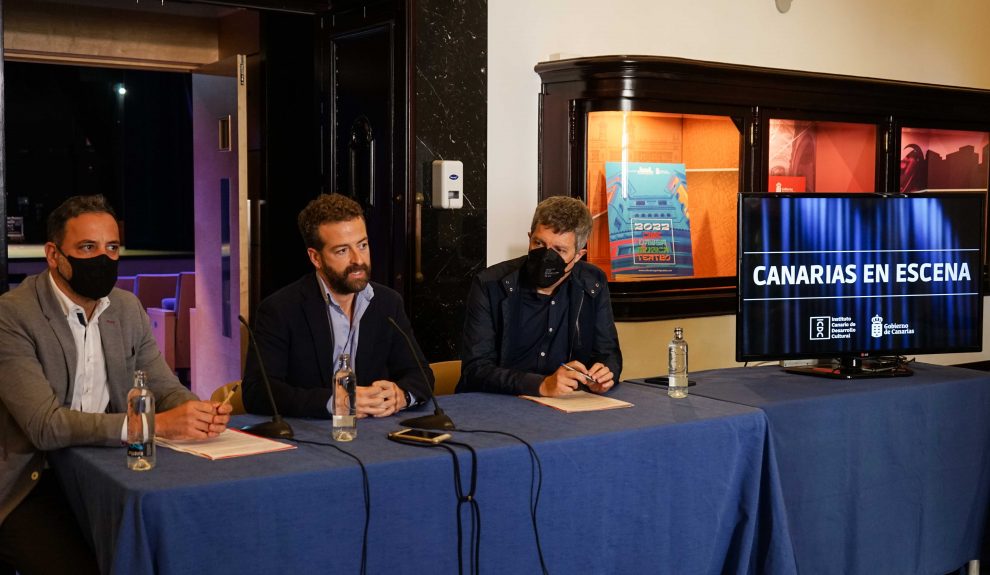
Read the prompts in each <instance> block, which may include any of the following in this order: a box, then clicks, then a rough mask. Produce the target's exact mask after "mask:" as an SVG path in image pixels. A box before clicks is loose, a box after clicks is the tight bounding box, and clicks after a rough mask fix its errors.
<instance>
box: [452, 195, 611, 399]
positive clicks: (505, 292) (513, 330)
mask: <svg viewBox="0 0 990 575" xmlns="http://www.w3.org/2000/svg"><path fill="white" fill-rule="evenodd" d="M591 224H592V222H591V214H589V213H588V208H587V207H586V206H585V205H584V203H583V202H581V201H580V200H577V199H575V198H568V197H562V196H557V197H553V198H549V199H547V200H544V201H543V202H541V203H540V205H539V206H537V207H536V213H535V214H534V215H533V223H532V225H531V227H530V232H529V250H530V251H529V254H528V255H526V256H523V257H521V258H517V259H514V260H509V261H506V262H502V263H500V264H496V265H494V266H492V267H490V268H488V269H486V270H485V271H483V272H481V273H480V274H478V276H477V277H476V278H475V280H474V282H473V283H472V284H471V292H470V293H469V294H468V301H467V314H466V318H465V320H464V339H463V342H462V345H461V361H462V365H461V380H460V382H458V384H457V391H458V392H464V391H488V392H494V393H510V394H517V395H518V394H525V395H544V396H550V397H553V396H559V395H564V394H567V393H570V392H571V391H573V390H575V389H578V388H581V389H584V388H587V389H589V390H590V391H593V392H595V393H604V392H606V391H608V390H609V389H610V388H611V387H612V386H613V385H614V383H615V382H616V381H618V379H619V373H620V371H621V370H622V353H621V352H620V351H619V337H618V334H617V333H616V330H615V321H614V320H613V318H612V304H611V301H610V300H609V295H608V281H607V278H606V277H605V274H604V273H603V272H602V271H601V270H600V269H598V268H597V267H595V266H593V265H591V264H589V263H587V262H583V261H581V257H582V256H584V254H585V253H587V250H586V249H585V245H587V242H588V234H589V233H591Z"/></svg>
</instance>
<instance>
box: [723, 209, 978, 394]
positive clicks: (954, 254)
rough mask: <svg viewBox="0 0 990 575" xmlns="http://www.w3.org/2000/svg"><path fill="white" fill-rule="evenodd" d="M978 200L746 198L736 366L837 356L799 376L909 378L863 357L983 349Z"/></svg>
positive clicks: (894, 364) (742, 216)
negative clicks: (743, 362)
mask: <svg viewBox="0 0 990 575" xmlns="http://www.w3.org/2000/svg"><path fill="white" fill-rule="evenodd" d="M984 201H985V197H984V194H980V193H962V192H945V193H925V194H911V195H898V196H884V195H879V194H810V193H808V194H802V193H794V194H775V193H751V194H742V195H741V196H740V199H739V242H738V264H739V268H738V281H739V291H738V293H739V301H738V310H737V316H736V360H737V361H746V362H748V361H767V360H799V359H824V358H828V359H833V360H835V359H837V360H839V361H837V362H834V365H835V367H828V366H825V367H823V366H809V367H806V368H803V369H802V370H799V371H804V372H806V373H810V374H814V375H824V376H829V377H843V378H849V377H857V376H879V375H909V374H910V371H909V370H907V369H906V368H904V367H903V366H902V365H901V364H900V363H899V362H890V363H884V362H883V361H881V360H874V359H869V358H891V357H897V356H905V355H910V354H937V353H949V352H971V351H980V350H981V349H982V343H983V333H982V328H983V267H982V262H983V246H984V237H983V230H984V216H985V214H986V210H985V208H984ZM871 364H873V366H871ZM878 366H879V367H878ZM884 366H886V367H884Z"/></svg>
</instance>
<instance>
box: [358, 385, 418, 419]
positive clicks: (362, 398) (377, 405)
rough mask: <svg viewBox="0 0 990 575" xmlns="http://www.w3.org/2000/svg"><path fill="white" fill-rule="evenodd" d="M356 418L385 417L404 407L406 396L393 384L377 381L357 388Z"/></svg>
mask: <svg viewBox="0 0 990 575" xmlns="http://www.w3.org/2000/svg"><path fill="white" fill-rule="evenodd" d="M356 397H357V414H358V417H368V416H371V417H387V416H389V415H392V414H394V413H397V412H398V411H400V410H402V409H404V408H405V407H406V394H405V393H403V392H402V389H401V388H399V386H398V385H396V384H395V382H392V381H388V380H385V379H379V380H378V381H375V382H374V383H372V384H371V385H367V386H359V387H358V388H357V394H356Z"/></svg>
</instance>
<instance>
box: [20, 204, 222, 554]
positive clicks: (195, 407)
mask: <svg viewBox="0 0 990 575" xmlns="http://www.w3.org/2000/svg"><path fill="white" fill-rule="evenodd" d="M119 249H120V235H119V231H118V227H117V222H116V219H115V217H114V215H113V211H112V209H111V208H110V206H109V205H108V204H107V203H106V202H105V200H104V199H103V197H102V196H76V197H74V198H70V199H69V200H66V202H65V203H63V204H62V205H61V206H59V207H58V208H57V209H56V210H55V211H54V212H52V214H51V215H50V216H49V219H48V243H46V244H45V258H46V260H47V263H48V270H47V271H45V272H43V273H41V274H38V275H36V276H31V277H28V278H27V279H26V280H25V281H24V282H23V283H22V284H21V285H20V286H19V287H18V288H17V289H15V290H13V291H11V292H9V293H6V294H4V295H3V296H0V572H2V571H3V566H4V564H6V565H7V566H9V567H12V568H14V569H17V570H18V571H19V572H21V573H34V572H39V573H63V572H72V573H88V572H96V571H97V567H96V561H95V558H94V557H93V553H92V551H91V550H90V549H89V546H88V544H87V543H86V539H85V538H84V537H83V535H82V534H81V532H80V530H79V527H78V525H77V524H76V522H75V518H74V517H73V515H72V511H71V509H70V508H69V505H68V503H67V501H66V500H65V497H64V495H63V494H62V490H61V488H60V487H59V486H58V483H57V481H56V480H55V479H54V478H53V477H52V474H51V472H50V470H49V469H47V465H46V462H45V452H46V451H48V450H54V449H59V448H63V447H67V446H71V445H84V444H86V445H121V444H122V441H123V439H124V436H125V434H124V425H125V412H126V410H127V392H128V391H129V389H130V388H131V386H132V381H133V373H134V371H135V370H138V369H140V370H144V371H145V372H146V373H147V383H148V386H149V387H150V388H151V389H152V391H153V392H154V394H155V398H156V400H157V409H158V413H157V415H156V417H155V426H156V433H157V435H160V436H163V437H170V438H176V439H197V438H202V439H205V438H207V437H215V436H216V435H218V434H219V433H220V432H221V431H223V430H224V428H225V427H226V424H227V421H228V420H229V412H230V407H229V405H225V406H222V407H220V406H219V404H215V403H210V402H204V401H199V399H198V398H197V397H196V396H195V395H193V394H192V393H191V392H190V391H188V390H187V389H186V388H185V387H183V386H182V384H180V383H179V381H178V379H176V377H175V375H174V374H173V373H172V372H171V370H169V368H168V366H167V365H166V364H165V361H164V359H163V358H162V355H161V352H160V351H159V349H158V346H157V345H156V344H155V340H154V338H153V337H152V334H151V329H150V327H149V324H148V317H147V315H146V314H145V311H144V308H143V307H142V306H141V303H140V302H139V301H138V299H137V298H136V297H135V296H134V294H131V293H128V292H125V291H122V290H119V289H115V288H114V287H113V286H114V282H115V281H116V279H117V258H118V257H119V253H118V252H119ZM123 453H124V451H123V449H121V465H124V461H123V460H124V455H123Z"/></svg>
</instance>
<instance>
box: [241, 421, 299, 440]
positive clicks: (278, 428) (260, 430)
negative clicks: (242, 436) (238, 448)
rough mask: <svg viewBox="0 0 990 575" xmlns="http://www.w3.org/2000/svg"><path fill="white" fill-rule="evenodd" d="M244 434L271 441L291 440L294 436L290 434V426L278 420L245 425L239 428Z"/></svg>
mask: <svg viewBox="0 0 990 575" xmlns="http://www.w3.org/2000/svg"><path fill="white" fill-rule="evenodd" d="M241 431H243V432H244V433H250V434H251V435H257V436H258V437H269V438H271V439H292V438H293V437H294V436H295V434H294V433H292V426H290V425H289V424H288V423H287V422H286V421H285V420H284V419H282V418H278V419H273V420H271V421H262V422H261V423H255V424H253V425H245V426H244V427H242V428H241Z"/></svg>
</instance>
